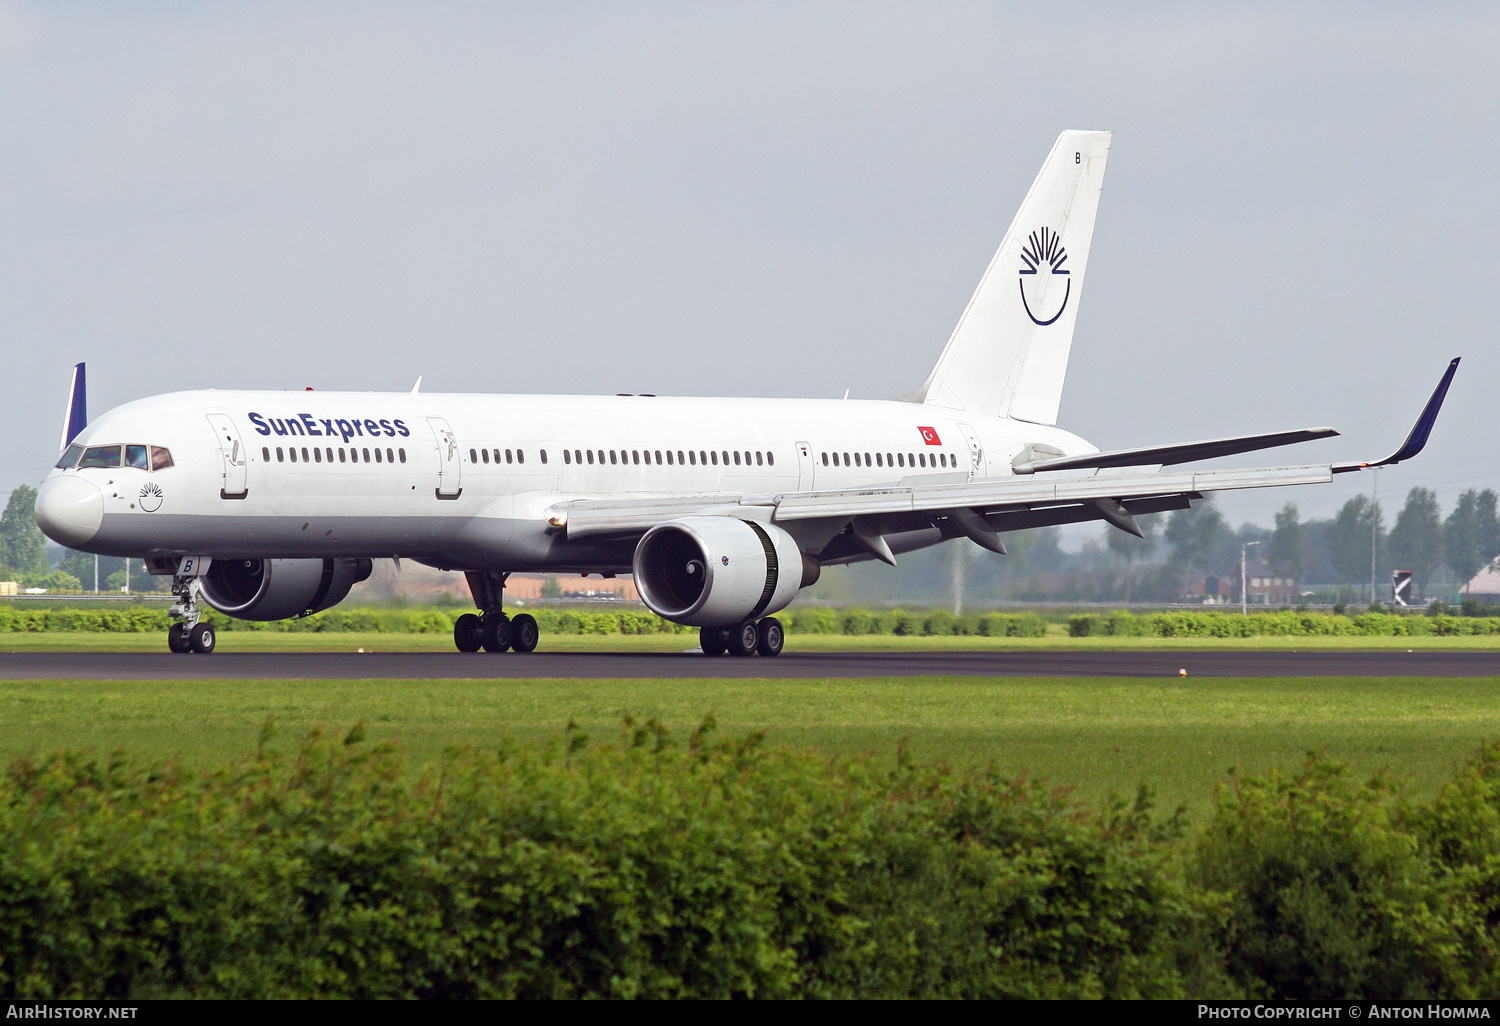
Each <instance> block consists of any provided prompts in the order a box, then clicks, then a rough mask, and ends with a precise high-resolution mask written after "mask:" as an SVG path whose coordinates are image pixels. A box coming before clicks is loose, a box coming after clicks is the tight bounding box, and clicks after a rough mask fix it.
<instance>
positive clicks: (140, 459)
mask: <svg viewBox="0 0 1500 1026" xmlns="http://www.w3.org/2000/svg"><path fill="white" fill-rule="evenodd" d="M236 455H238V453H236ZM125 465H126V466H127V467H133V468H135V469H136V470H145V469H146V447H145V446H144V445H127V446H126V447H125Z"/></svg>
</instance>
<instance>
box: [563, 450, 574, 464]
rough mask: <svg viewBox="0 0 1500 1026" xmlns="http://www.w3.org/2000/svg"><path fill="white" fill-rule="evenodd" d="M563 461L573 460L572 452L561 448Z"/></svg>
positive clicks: (569, 461)
mask: <svg viewBox="0 0 1500 1026" xmlns="http://www.w3.org/2000/svg"><path fill="white" fill-rule="evenodd" d="M563 462H564V463H572V462H573V454H572V453H570V452H569V451H568V450H566V449H564V450H563Z"/></svg>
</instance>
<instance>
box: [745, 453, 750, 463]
mask: <svg viewBox="0 0 1500 1026" xmlns="http://www.w3.org/2000/svg"><path fill="white" fill-rule="evenodd" d="M749 465H750V454H749V453H748V452H747V453H745V466H747V467H748V466H749Z"/></svg>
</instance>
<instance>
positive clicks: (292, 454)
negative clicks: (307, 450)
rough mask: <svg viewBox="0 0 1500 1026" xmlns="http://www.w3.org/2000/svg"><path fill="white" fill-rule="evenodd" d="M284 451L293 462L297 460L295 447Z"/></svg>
mask: <svg viewBox="0 0 1500 1026" xmlns="http://www.w3.org/2000/svg"><path fill="white" fill-rule="evenodd" d="M286 453H287V455H288V456H290V457H291V459H292V462H293V463H296V462H297V450H296V449H287V451H286Z"/></svg>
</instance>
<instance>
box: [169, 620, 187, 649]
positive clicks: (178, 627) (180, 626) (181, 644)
mask: <svg viewBox="0 0 1500 1026" xmlns="http://www.w3.org/2000/svg"><path fill="white" fill-rule="evenodd" d="M167 648H168V650H170V651H172V652H176V653H177V654H178V655H183V654H184V653H187V652H191V651H192V650H193V646H192V644H191V643H190V642H189V641H188V625H187V624H185V623H174V624H173V625H172V626H170V627H168V628H167Z"/></svg>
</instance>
